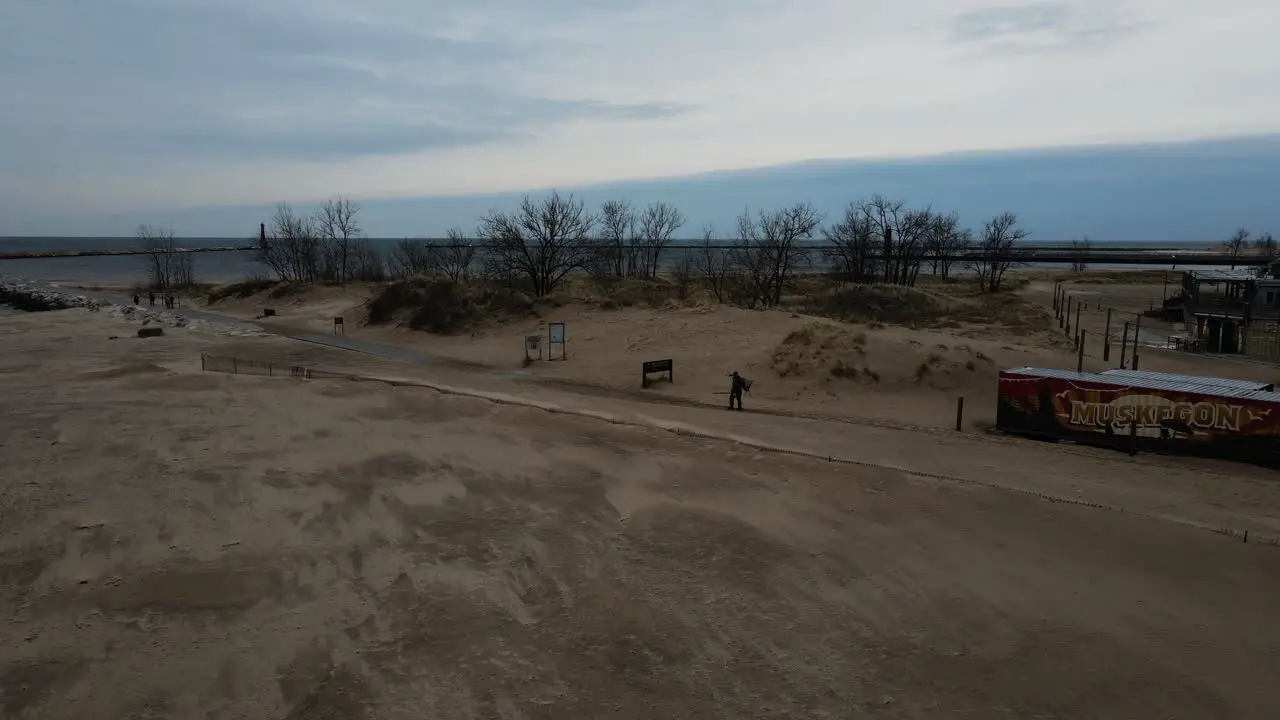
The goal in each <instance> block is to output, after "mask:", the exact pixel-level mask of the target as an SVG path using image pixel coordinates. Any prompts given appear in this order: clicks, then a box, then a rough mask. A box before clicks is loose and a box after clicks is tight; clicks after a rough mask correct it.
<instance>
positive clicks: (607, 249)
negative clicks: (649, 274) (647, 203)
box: [595, 200, 640, 277]
mask: <svg viewBox="0 0 1280 720" xmlns="http://www.w3.org/2000/svg"><path fill="white" fill-rule="evenodd" d="M596 243H597V247H596V252H597V256H596V258H595V262H596V265H597V272H598V273H599V274H604V275H612V276H613V277H628V276H631V275H635V274H637V273H638V271H639V267H640V238H639V235H638V225H637V220H636V211H635V209H634V208H632V207H631V204H630V203H628V202H627V201H626V200H609V201H607V202H605V203H604V204H603V205H601V206H600V228H599V233H598V235H597V237H596Z"/></svg>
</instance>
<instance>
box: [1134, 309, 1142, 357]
mask: <svg viewBox="0 0 1280 720" xmlns="http://www.w3.org/2000/svg"><path fill="white" fill-rule="evenodd" d="M1141 332H1142V316H1141V315H1139V316H1138V320H1137V322H1135V323H1134V324H1133V369H1134V370H1137V369H1138V335H1139V333H1141Z"/></svg>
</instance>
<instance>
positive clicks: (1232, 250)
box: [1227, 228, 1249, 270]
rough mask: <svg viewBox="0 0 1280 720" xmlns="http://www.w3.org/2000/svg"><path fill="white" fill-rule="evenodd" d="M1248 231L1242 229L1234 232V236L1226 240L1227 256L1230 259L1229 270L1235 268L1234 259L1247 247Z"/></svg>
mask: <svg viewBox="0 0 1280 720" xmlns="http://www.w3.org/2000/svg"><path fill="white" fill-rule="evenodd" d="M1248 242H1249V231H1248V230H1245V229H1244V228H1240V229H1238V230H1236V232H1235V234H1234V235H1232V236H1231V238H1230V239H1228V240H1227V255H1228V256H1230V257H1231V269H1232V270H1234V269H1235V267H1236V259H1237V258H1239V257H1240V253H1241V252H1242V251H1243V250H1244V249H1245V248H1246V247H1247V246H1248Z"/></svg>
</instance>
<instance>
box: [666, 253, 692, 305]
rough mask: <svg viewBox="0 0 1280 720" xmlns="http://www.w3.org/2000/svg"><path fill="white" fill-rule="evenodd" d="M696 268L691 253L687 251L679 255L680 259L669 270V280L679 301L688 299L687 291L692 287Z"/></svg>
mask: <svg viewBox="0 0 1280 720" xmlns="http://www.w3.org/2000/svg"><path fill="white" fill-rule="evenodd" d="M697 274H698V266H697V263H696V261H695V258H694V256H693V254H692V253H690V252H689V251H688V250H687V249H685V251H684V252H681V253H680V257H679V258H677V259H676V262H675V265H673V266H672V268H671V280H672V281H673V282H674V283H675V286H676V297H677V298H679V299H680V300H686V299H688V297H689V290H690V288H692V287H693V285H694V278H695V277H697Z"/></svg>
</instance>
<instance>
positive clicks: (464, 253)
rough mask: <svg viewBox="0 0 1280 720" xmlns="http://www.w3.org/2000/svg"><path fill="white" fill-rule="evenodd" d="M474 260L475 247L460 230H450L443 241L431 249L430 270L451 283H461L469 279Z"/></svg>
mask: <svg viewBox="0 0 1280 720" xmlns="http://www.w3.org/2000/svg"><path fill="white" fill-rule="evenodd" d="M475 258H476V247H475V245H473V244H472V243H471V241H470V240H468V239H467V237H466V235H464V234H463V232H462V228H450V229H449V232H447V233H446V234H445V237H444V239H443V240H441V241H439V242H436V243H434V244H433V245H432V247H431V270H432V271H434V272H437V273H440V274H441V275H443V276H444V277H446V278H448V279H449V280H452V281H453V282H463V281H466V280H467V279H469V278H470V277H471V266H472V264H473V263H474V262H475Z"/></svg>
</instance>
